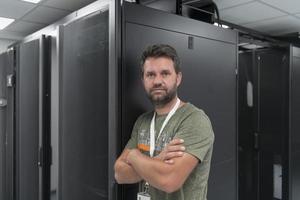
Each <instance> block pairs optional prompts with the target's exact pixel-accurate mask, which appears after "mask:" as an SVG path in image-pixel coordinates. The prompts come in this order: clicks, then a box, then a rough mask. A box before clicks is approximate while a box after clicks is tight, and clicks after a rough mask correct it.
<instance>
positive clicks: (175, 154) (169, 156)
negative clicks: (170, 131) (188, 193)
mask: <svg viewBox="0 0 300 200" xmlns="http://www.w3.org/2000/svg"><path fill="white" fill-rule="evenodd" d="M183 154H184V152H182V151H175V152H168V153H166V155H165V158H164V160H171V159H172V158H177V157H182V156H183Z"/></svg>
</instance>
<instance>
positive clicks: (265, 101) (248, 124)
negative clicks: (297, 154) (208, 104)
mask: <svg viewBox="0 0 300 200" xmlns="http://www.w3.org/2000/svg"><path fill="white" fill-rule="evenodd" d="M251 85H252V86H251ZM251 98H252V99H251ZM251 102H252V103H251ZM238 106H239V109H238V110H239V112H238V117H239V131H238V132H239V198H240V199H244V200H248V199H249V200H250V199H251V200H252V199H273V198H274V199H286V200H287V199H288V198H289V197H288V187H289V185H288V181H289V175H288V171H289V163H288V155H289V153H288V149H289V125H288V124H289V111H288V110H289V51H288V49H287V48H275V47H274V48H270V49H262V50H253V51H245V52H242V53H240V55H239V103H238Z"/></svg>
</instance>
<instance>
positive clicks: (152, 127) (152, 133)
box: [150, 98, 180, 157]
mask: <svg viewBox="0 0 300 200" xmlns="http://www.w3.org/2000/svg"><path fill="white" fill-rule="evenodd" d="M179 105H180V100H179V98H177V102H176V104H175V105H174V107H173V108H172V110H171V111H170V112H169V113H168V115H167V117H166V119H165V121H164V123H163V124H162V126H161V128H160V131H159V134H158V136H157V138H156V140H158V138H159V137H160V135H161V133H162V131H163V129H164V128H165V126H166V125H167V123H168V122H169V120H170V119H171V117H172V116H173V115H174V113H175V112H176V110H177V109H178V108H179ZM155 117H156V112H154V114H153V117H152V120H151V124H150V156H151V157H153V153H154V149H155Z"/></svg>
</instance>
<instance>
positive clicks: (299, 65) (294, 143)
mask: <svg viewBox="0 0 300 200" xmlns="http://www.w3.org/2000/svg"><path fill="white" fill-rule="evenodd" d="M296 51H298V52H300V50H299V48H295V47H294V48H293V55H295V53H296ZM299 102H300V57H295V56H294V57H292V71H291V156H290V158H291V160H290V163H291V167H290V168H291V172H290V177H291V186H290V187H291V192H292V193H291V200H296V199H299V196H300V162H299V161H300V134H299V133H300V124H299V119H300V104H299Z"/></svg>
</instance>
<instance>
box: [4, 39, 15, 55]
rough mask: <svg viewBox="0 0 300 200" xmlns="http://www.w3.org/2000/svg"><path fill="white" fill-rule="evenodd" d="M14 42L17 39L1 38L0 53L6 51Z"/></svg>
mask: <svg viewBox="0 0 300 200" xmlns="http://www.w3.org/2000/svg"><path fill="white" fill-rule="evenodd" d="M14 42H16V41H15V40H4V39H0V53H2V52H5V51H6V50H7V47H8V46H9V45H11V44H12V43H14Z"/></svg>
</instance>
